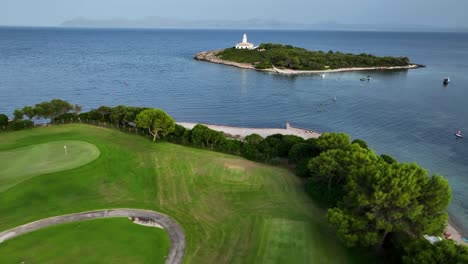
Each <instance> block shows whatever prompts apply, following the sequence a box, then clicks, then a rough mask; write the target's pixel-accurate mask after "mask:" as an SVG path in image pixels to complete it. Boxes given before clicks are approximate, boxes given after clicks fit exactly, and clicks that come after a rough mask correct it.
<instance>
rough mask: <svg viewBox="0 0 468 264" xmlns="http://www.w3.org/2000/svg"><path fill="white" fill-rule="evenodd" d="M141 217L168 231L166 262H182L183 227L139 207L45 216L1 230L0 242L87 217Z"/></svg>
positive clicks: (183, 246) (159, 214) (168, 263)
mask: <svg viewBox="0 0 468 264" xmlns="http://www.w3.org/2000/svg"><path fill="white" fill-rule="evenodd" d="M129 216H134V217H141V218H151V219H152V220H153V221H155V222H157V223H158V224H159V225H161V226H162V227H163V228H164V229H165V230H166V232H167V233H168V234H169V238H170V240H171V249H170V251H169V255H168V256H167V258H166V264H178V263H182V259H183V257H184V253H185V234H184V231H183V230H182V228H181V227H180V226H179V225H178V224H177V223H176V222H175V221H174V220H172V219H171V218H170V217H169V216H167V215H164V214H161V213H158V212H154V211H149V210H139V209H126V208H122V209H107V210H97V211H89V212H81V213H74V214H68V215H60V216H54V217H49V218H45V219H42V220H38V221H35V222H31V223H28V224H24V225H21V226H18V227H15V228H12V229H9V230H6V231H3V232H0V243H1V242H3V241H5V240H7V239H10V238H13V237H16V236H19V235H22V234H26V233H29V232H33V231H36V230H39V229H41V228H44V227H48V226H53V225H57V224H62V223H69V222H75V221H81V220H86V219H93V218H110V217H129Z"/></svg>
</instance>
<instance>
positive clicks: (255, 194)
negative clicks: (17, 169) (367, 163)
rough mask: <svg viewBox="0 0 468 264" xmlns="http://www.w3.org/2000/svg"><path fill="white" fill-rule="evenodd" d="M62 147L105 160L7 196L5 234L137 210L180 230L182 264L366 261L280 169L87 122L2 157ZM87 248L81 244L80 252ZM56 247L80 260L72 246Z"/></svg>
mask: <svg viewBox="0 0 468 264" xmlns="http://www.w3.org/2000/svg"><path fill="white" fill-rule="evenodd" d="M62 140H79V141H85V142H89V143H90V144H93V145H95V146H96V147H97V148H98V149H99V150H100V152H101V155H100V156H99V157H98V158H97V159H96V160H94V161H93V162H90V163H88V164H86V165H84V166H80V167H77V168H74V169H70V170H62V171H57V172H50V173H47V174H42V175H40V176H38V177H30V178H29V179H27V180H24V181H22V182H21V183H18V184H16V185H15V186H12V187H11V188H9V189H6V190H4V191H0V230H5V229H8V228H11V227H15V226H18V225H21V224H24V223H28V222H32V221H34V220H38V219H42V218H45V217H50V216H55V215H62V214H68V213H74V212H82V211H89V210H96V209H104V208H119V207H126V208H140V209H149V210H155V211H159V212H162V213H164V214H167V215H169V216H170V217H171V218H173V219H174V220H176V221H177V222H178V223H179V224H180V225H181V226H182V228H183V229H184V232H185V235H186V237H187V247H186V254H185V258H184V262H185V263H196V264H198V263H216V264H222V263H294V264H301V263H364V260H363V258H362V257H361V256H358V255H357V254H355V252H351V251H349V250H347V249H345V248H344V247H343V246H342V244H341V243H340V242H339V241H338V239H337V238H336V236H335V232H334V231H333V230H331V229H330V228H329V226H328V224H327V221H326V219H325V218H324V214H325V212H324V211H323V210H319V209H317V208H316V206H315V205H314V203H313V202H312V201H311V200H310V199H309V197H308V196H307V195H306V194H305V193H304V191H303V185H302V183H301V180H300V179H299V178H297V177H296V176H294V175H293V174H291V173H290V172H289V171H288V170H286V169H283V168H278V167H272V166H267V165H264V164H260V163H255V162H251V161H247V160H245V159H243V158H240V157H236V156H231V155H225V154H221V153H216V152H212V151H206V150H200V149H196V148H190V147H184V146H179V145H174V144H170V143H164V142H156V143H154V142H152V141H151V140H148V139H146V138H144V137H141V136H137V135H133V134H126V133H122V132H119V131H116V130H110V129H106V128H100V127H93V126H88V125H61V126H50V127H42V128H35V129H31V130H24V131H18V132H11V133H2V134H0V151H12V150H15V149H19V148H22V147H27V146H32V145H36V144H43V143H49V142H56V141H62ZM61 144H62V143H61ZM62 148H63V146H62ZM61 150H62V151H63V149H61ZM10 163H11V162H8V163H3V165H2V166H10V165H11V164H10ZM4 177H13V176H12V175H10V174H9V175H5V176H4ZM125 230H126V229H122V230H119V231H117V232H118V233H121V234H122V235H124V234H123V233H124V231H125ZM128 232H132V231H128ZM36 241H37V243H42V242H43V240H40V239H37V240H36ZM135 244H140V242H139V241H138V240H137V241H135ZM87 246H88V245H87V243H85V242H84V241H83V242H80V243H75V245H74V248H73V250H79V248H80V247H87ZM0 247H2V245H0ZM109 248H110V246H109ZM118 248H119V247H118V246H117V245H116V249H115V250H119V249H118ZM51 250H58V251H61V252H65V253H64V254H73V252H72V251H70V250H69V249H68V246H66V245H64V246H62V245H59V244H57V245H55V246H53V247H51ZM135 250H136V249H135ZM38 254H39V255H40V254H45V255H46V254H48V252H43V253H40V252H38ZM134 254H139V253H137V251H134ZM148 254H150V253H148ZM150 256H152V255H146V253H144V254H143V256H141V257H142V258H146V257H148V258H149V257H150ZM38 257H41V256H38ZM53 261H54V259H52V260H51V262H53ZM73 262H75V263H80V260H79V259H77V260H76V261H73V260H70V263H73ZM106 263H109V261H107V262H106Z"/></svg>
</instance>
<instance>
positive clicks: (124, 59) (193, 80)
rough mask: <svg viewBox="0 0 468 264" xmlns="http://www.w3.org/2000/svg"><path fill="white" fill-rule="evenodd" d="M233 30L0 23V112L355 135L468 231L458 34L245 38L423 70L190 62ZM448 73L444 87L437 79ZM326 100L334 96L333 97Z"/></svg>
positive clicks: (467, 49)
mask: <svg viewBox="0 0 468 264" xmlns="http://www.w3.org/2000/svg"><path fill="white" fill-rule="evenodd" d="M242 33H244V32H243V31H235V30H104V29H99V30H97V29H94V30H92V29H34V28H0V113H7V114H11V113H12V111H13V110H14V109H16V108H21V107H23V106H25V105H33V104H36V103H38V102H41V101H46V100H50V99H52V98H62V99H66V100H68V101H70V102H72V103H77V104H80V105H83V106H84V109H85V110H89V109H91V108H94V107H98V106H100V105H111V106H115V105H118V104H125V105H135V106H151V107H159V108H163V109H164V110H166V111H167V112H168V113H169V114H171V115H172V116H173V117H174V118H175V119H177V120H179V121H196V122H206V123H218V124H226V125H233V126H251V127H281V126H283V125H284V123H285V121H286V120H289V121H290V122H291V123H292V124H293V125H295V126H298V127H304V128H309V129H312V130H317V131H342V132H346V133H348V134H350V135H351V136H352V137H353V138H362V139H364V140H366V141H367V142H368V143H369V145H370V146H371V147H372V148H374V149H375V151H376V152H378V153H386V154H389V155H391V156H394V157H396V158H397V159H398V160H400V161H406V162H417V163H418V164H420V165H421V166H423V167H425V168H426V169H428V170H429V171H430V172H431V173H438V174H442V175H444V176H445V177H447V178H448V179H449V181H450V183H451V186H452V192H453V201H452V204H451V206H450V213H451V214H452V215H453V216H454V218H455V219H456V221H457V223H458V224H459V225H461V226H462V227H463V229H464V230H465V231H466V232H465V235H466V236H468V138H465V139H461V140H456V139H455V138H454V133H455V132H456V131H457V130H459V129H460V130H462V131H465V134H466V135H468V102H467V98H468V34H462V33H391V32H385V33H383V32H327V31H247V32H246V33H247V34H248V36H249V41H250V42H254V43H255V44H258V43H261V42H273V43H285V44H292V45H296V46H301V47H304V48H308V49H314V50H317V49H318V50H325V51H328V50H330V49H332V50H339V51H343V52H352V53H361V52H366V53H372V54H376V55H391V56H408V57H410V58H411V60H412V61H413V62H416V63H421V64H425V65H427V66H428V67H426V68H423V69H417V70H410V71H399V72H391V73H390V72H385V73H382V72H371V73H370V74H371V75H372V77H373V79H372V80H371V81H370V82H361V81H359V79H360V78H361V77H363V76H364V75H366V74H368V73H367V72H365V73H364V72H362V73H335V74H328V75H327V76H326V78H325V79H323V80H322V79H320V78H319V76H318V75H311V76H298V77H287V76H278V75H275V74H268V73H260V72H255V71H249V70H243V69H237V68H233V67H228V66H223V65H216V64H210V63H206V62H198V61H195V60H193V59H192V58H193V56H194V54H195V53H197V52H199V51H203V50H209V49H219V48H224V47H230V46H233V45H234V43H236V42H239V41H240V40H241V37H242ZM444 77H450V79H451V80H452V82H451V83H450V85H449V86H447V87H444V86H442V79H443V78H444ZM334 96H336V98H337V101H336V103H333V101H332V100H331V98H332V97H334Z"/></svg>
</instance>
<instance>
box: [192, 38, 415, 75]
mask: <svg viewBox="0 0 468 264" xmlns="http://www.w3.org/2000/svg"><path fill="white" fill-rule="evenodd" d="M209 54H210V56H213V57H214V59H213V58H210V56H198V54H197V56H196V59H201V60H208V61H212V62H218V63H222V61H225V62H234V63H242V64H247V65H250V66H252V67H254V68H255V69H259V70H264V69H271V68H273V67H275V68H279V69H291V70H297V71H327V70H337V69H349V68H366V69H367V68H382V69H383V68H394V67H397V68H405V67H406V68H409V67H411V66H415V65H412V64H411V62H410V59H409V58H408V57H390V56H384V57H378V56H374V55H371V54H366V53H361V54H358V55H356V54H351V53H343V52H340V51H332V50H330V51H328V52H324V51H310V50H306V49H303V48H299V47H294V46H291V45H282V44H272V43H262V44H260V45H259V46H258V47H257V48H256V49H252V50H248V49H236V48H227V49H223V50H219V51H216V52H212V53H209ZM205 55H206V54H205ZM216 59H218V60H216Z"/></svg>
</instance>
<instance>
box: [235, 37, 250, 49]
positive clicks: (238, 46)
mask: <svg viewBox="0 0 468 264" xmlns="http://www.w3.org/2000/svg"><path fill="white" fill-rule="evenodd" d="M236 49H249V50H251V49H254V44H252V43H248V42H247V34H244V37H243V38H242V42H241V43H237V44H236Z"/></svg>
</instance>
